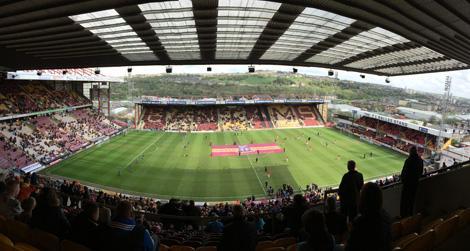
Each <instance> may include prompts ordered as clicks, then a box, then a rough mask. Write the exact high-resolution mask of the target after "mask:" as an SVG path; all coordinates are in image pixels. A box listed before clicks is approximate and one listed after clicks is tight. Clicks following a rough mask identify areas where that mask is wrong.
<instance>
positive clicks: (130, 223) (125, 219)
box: [103, 201, 155, 251]
mask: <svg viewBox="0 0 470 251" xmlns="http://www.w3.org/2000/svg"><path fill="white" fill-rule="evenodd" d="M116 213H117V216H116V218H114V220H113V221H112V222H111V228H110V230H109V232H108V234H107V236H106V237H107V239H108V243H107V244H105V245H107V246H106V247H104V248H103V249H104V250H109V251H121V250H122V251H127V250H132V251H134V250H136V251H137V250H139V251H154V250H155V243H154V242H153V239H152V238H151V236H150V234H149V232H148V231H147V230H146V229H145V227H144V226H142V225H137V224H136V221H135V220H134V218H133V213H132V205H131V203H130V202H129V201H121V202H120V203H119V204H118V206H117V208H116Z"/></svg>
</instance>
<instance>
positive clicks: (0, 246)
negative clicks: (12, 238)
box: [0, 241, 21, 251]
mask: <svg viewBox="0 0 470 251" xmlns="http://www.w3.org/2000/svg"><path fill="white" fill-rule="evenodd" d="M0 250H2V251H21V250H19V249H17V248H15V247H14V246H13V245H9V244H8V243H4V242H2V241H0Z"/></svg>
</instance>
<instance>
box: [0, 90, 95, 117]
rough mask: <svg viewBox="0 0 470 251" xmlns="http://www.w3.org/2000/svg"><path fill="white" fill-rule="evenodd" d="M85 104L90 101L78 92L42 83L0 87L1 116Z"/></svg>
mask: <svg viewBox="0 0 470 251" xmlns="http://www.w3.org/2000/svg"><path fill="white" fill-rule="evenodd" d="M86 104H90V100H88V99H87V98H85V97H84V96H83V95H81V94H79V93H78V92H76V91H74V90H72V89H67V88H63V89H61V90H57V89H55V88H53V87H52V86H49V85H48V84H44V83H37V82H34V83H33V82H28V83H3V84H2V85H1V86H0V115H1V116H5V115H11V114H23V113H31V112H38V111H45V110H49V109H57V108H63V107H66V106H79V105H86Z"/></svg>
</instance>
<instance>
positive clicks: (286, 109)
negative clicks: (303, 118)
mask: <svg viewBox="0 0 470 251" xmlns="http://www.w3.org/2000/svg"><path fill="white" fill-rule="evenodd" d="M268 111H269V115H270V117H271V119H272V121H273V124H275V125H276V127H277V128H292V127H300V126H301V125H300V121H299V117H298V116H297V114H296V113H295V112H294V110H293V109H291V107H290V106H286V105H274V106H269V107H268Z"/></svg>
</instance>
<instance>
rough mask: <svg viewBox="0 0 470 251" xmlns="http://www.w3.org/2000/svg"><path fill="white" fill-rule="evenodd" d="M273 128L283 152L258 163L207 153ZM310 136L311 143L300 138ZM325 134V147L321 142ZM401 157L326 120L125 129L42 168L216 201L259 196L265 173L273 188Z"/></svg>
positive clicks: (368, 172) (129, 189)
mask: <svg viewBox="0 0 470 251" xmlns="http://www.w3.org/2000/svg"><path fill="white" fill-rule="evenodd" d="M317 132H320V136H317ZM277 136H279V140H278V141H277V143H278V144H279V145H281V146H282V147H285V149H286V152H285V153H281V154H265V155H260V156H259V161H258V162H257V163H255V158H256V157H257V156H256V155H251V156H233V157H212V158H211V157H210V151H211V150H210V146H209V142H212V143H213V144H214V145H221V144H233V142H234V141H236V142H237V143H239V144H249V143H251V141H253V142H254V143H268V142H273V141H274V139H275V138H276V137H277ZM308 136H310V137H311V142H310V144H309V146H312V148H311V150H309V149H308V148H309V147H308V146H307V145H306V144H305V142H306V138H307V137H308ZM284 138H287V140H286V141H285V140H284ZM186 142H187V144H188V147H187V148H186V149H185V148H184V147H183V146H184V145H185V143H186ZM325 142H328V147H325V146H324V143H325ZM369 152H373V157H367V158H366V159H363V158H362V157H363V155H364V153H369ZM185 154H188V156H187V157H186V156H185ZM338 155H339V156H340V158H339V159H338ZM142 156H143V157H142ZM286 156H287V157H288V162H286V160H285V159H286ZM404 158H405V156H404V155H401V154H399V153H396V152H394V151H392V150H389V149H386V148H383V147H378V146H375V145H372V144H369V143H366V142H363V141H360V140H359V139H357V138H355V137H354V136H349V135H346V134H343V133H341V132H339V131H337V130H335V129H328V128H307V129H284V130H263V131H249V132H244V133H242V134H241V135H238V136H237V135H235V134H234V133H232V132H217V133H191V134H187V135H186V134H179V133H165V132H148V131H131V132H129V133H128V134H127V135H125V136H124V135H122V136H117V137H114V138H113V139H111V140H109V141H108V142H106V143H103V144H101V145H98V146H94V147H92V148H90V149H87V150H85V151H82V152H80V153H78V154H76V155H74V156H73V157H71V158H69V159H67V160H65V161H62V162H60V163H59V164H57V165H55V166H53V167H51V168H48V169H47V170H45V171H44V172H45V173H47V174H50V175H56V176H62V177H68V178H72V179H76V180H80V181H81V182H82V183H84V184H89V185H94V186H97V187H101V188H104V189H106V188H108V189H111V188H112V190H115V191H120V192H125V193H131V194H139V195H149V196H155V197H157V198H170V197H178V198H193V199H195V200H198V201H218V200H237V199H243V198H245V197H247V196H250V195H255V196H257V197H260V196H263V195H264V183H265V181H268V182H269V184H270V185H271V186H273V188H274V189H277V188H278V187H280V186H281V185H282V184H284V183H285V184H290V185H292V186H293V187H294V188H295V189H297V188H298V189H300V188H301V187H302V188H304V187H305V185H306V184H311V183H316V184H317V185H319V186H333V185H337V184H338V183H339V182H340V180H341V177H342V175H343V174H344V173H345V172H346V162H347V161H348V160H349V159H354V160H356V163H357V166H358V170H359V171H360V172H362V173H363V175H364V178H365V179H366V180H367V179H372V178H375V177H382V176H385V175H389V174H392V173H396V172H398V171H399V170H400V169H401V167H402V163H403V160H404ZM265 166H268V167H269V168H270V169H271V172H272V176H271V178H268V177H267V176H266V174H265V172H264V168H265ZM119 170H121V171H119ZM119 172H121V174H120V175H119Z"/></svg>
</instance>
